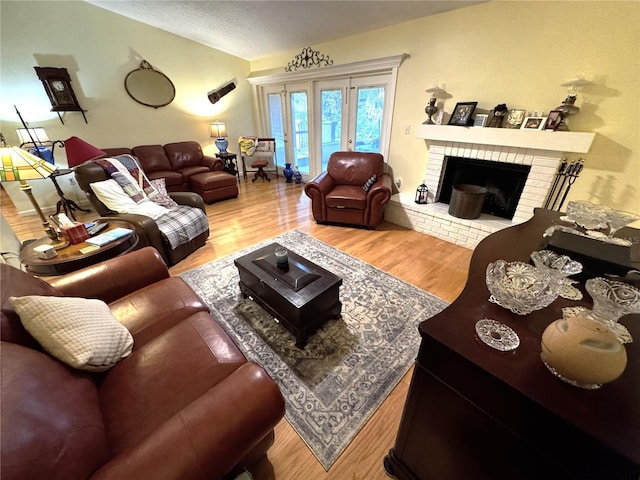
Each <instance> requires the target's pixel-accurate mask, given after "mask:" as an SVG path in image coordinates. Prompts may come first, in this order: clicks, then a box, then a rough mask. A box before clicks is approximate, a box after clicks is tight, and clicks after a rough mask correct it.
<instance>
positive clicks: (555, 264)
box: [531, 250, 582, 277]
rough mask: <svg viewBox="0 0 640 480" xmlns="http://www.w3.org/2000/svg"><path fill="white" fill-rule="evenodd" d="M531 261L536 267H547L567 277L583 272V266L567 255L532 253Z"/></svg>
mask: <svg viewBox="0 0 640 480" xmlns="http://www.w3.org/2000/svg"><path fill="white" fill-rule="evenodd" d="M531 260H533V263H534V265H535V266H536V267H538V268H540V267H547V268H551V269H552V270H555V271H557V272H558V273H559V274H561V275H564V276H565V277H570V276H571V275H576V274H578V273H580V272H582V264H581V263H580V262H576V261H575V260H572V259H571V257H569V256H567V255H560V254H558V253H556V252H553V251H551V250H539V251H537V252H531Z"/></svg>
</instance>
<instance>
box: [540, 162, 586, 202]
mask: <svg viewBox="0 0 640 480" xmlns="http://www.w3.org/2000/svg"><path fill="white" fill-rule="evenodd" d="M583 166H584V158H578V159H577V160H571V162H569V161H568V160H567V159H566V158H564V159H562V163H561V164H560V166H559V167H558V172H557V173H556V178H555V179H554V181H553V185H552V186H551V191H550V192H549V196H548V197H547V201H546V203H545V204H544V208H548V209H551V210H556V204H557V210H558V211H559V210H560V209H561V208H562V204H563V203H564V201H565V199H566V198H567V195H568V194H569V190H571V186H572V185H573V184H574V183H575V182H576V180H577V179H578V176H579V175H580V172H582V168H583ZM558 200H560V203H559V204H558Z"/></svg>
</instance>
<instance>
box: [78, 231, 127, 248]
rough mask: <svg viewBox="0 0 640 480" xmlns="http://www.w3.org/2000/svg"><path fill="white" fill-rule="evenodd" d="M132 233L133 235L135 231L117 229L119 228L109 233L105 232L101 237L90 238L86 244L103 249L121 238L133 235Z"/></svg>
mask: <svg viewBox="0 0 640 480" xmlns="http://www.w3.org/2000/svg"><path fill="white" fill-rule="evenodd" d="M132 233H133V230H130V229H128V228H122V227H117V228H114V229H113V230H109V231H108V232H104V233H101V234H99V235H96V236H95V237H91V238H88V239H87V240H86V242H87V243H90V244H92V245H98V246H99V247H101V246H103V245H106V244H107V243H110V242H113V241H115V240H117V239H119V238H122V237H126V236H128V235H131V234H132Z"/></svg>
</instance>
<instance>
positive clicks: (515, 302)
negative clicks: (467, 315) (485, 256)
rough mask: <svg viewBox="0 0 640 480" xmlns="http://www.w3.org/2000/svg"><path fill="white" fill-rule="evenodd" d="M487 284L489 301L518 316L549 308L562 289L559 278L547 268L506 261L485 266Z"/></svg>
mask: <svg viewBox="0 0 640 480" xmlns="http://www.w3.org/2000/svg"><path fill="white" fill-rule="evenodd" d="M486 282H487V288H488V289H489V292H490V293H491V296H490V297H489V301H490V302H493V303H496V304H498V305H500V306H501V307H503V308H506V309H508V310H511V311H512V312H513V313H515V314H518V315H527V314H529V313H531V312H533V311H535V310H540V309H542V308H545V307H547V306H549V305H550V304H551V302H553V301H554V300H555V299H556V298H558V294H559V293H560V288H561V287H562V277H560V276H559V275H557V274H554V273H552V272H551V271H550V269H549V268H544V269H540V268H538V267H535V266H533V265H529V264H528V263H524V262H507V261H505V260H497V261H495V262H493V263H490V264H489V265H488V266H487V272H486Z"/></svg>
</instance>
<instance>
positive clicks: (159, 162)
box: [102, 142, 238, 203]
mask: <svg viewBox="0 0 640 480" xmlns="http://www.w3.org/2000/svg"><path fill="white" fill-rule="evenodd" d="M102 150H103V151H104V152H105V153H106V154H107V155H109V156H115V155H123V154H129V155H134V156H135V157H136V158H137V159H138V161H139V162H140V165H141V166H142V169H143V170H144V172H145V173H146V174H147V177H149V178H150V179H151V180H154V179H157V178H164V179H165V184H166V186H167V191H169V192H191V191H193V192H196V193H198V194H199V195H200V196H202V197H203V199H204V201H205V202H208V203H211V202H216V201H219V200H225V199H228V198H236V197H237V196H238V181H237V179H236V176H235V175H231V174H230V173H227V172H225V171H224V170H223V169H224V162H223V161H222V160H221V159H219V158H213V157H209V156H207V155H205V154H204V153H203V152H202V148H201V147H200V144H199V143H197V142H176V143H167V144H166V145H164V146H162V145H140V146H137V147H133V148H124V147H120V148H103V149H102ZM202 174H206V175H202ZM194 177H195V179H196V181H195V182H194V181H192V179H193V178H194Z"/></svg>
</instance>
